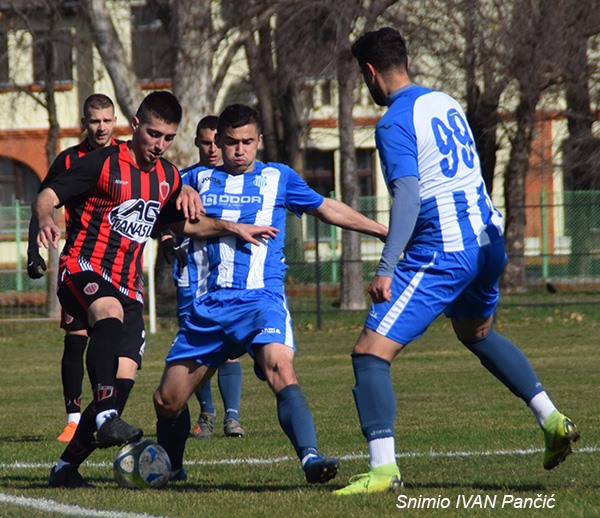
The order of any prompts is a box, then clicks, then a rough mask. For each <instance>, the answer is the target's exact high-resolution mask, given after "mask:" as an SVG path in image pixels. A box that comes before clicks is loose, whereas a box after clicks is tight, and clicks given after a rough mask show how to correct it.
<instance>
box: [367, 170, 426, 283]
mask: <svg viewBox="0 0 600 518" xmlns="http://www.w3.org/2000/svg"><path fill="white" fill-rule="evenodd" d="M389 188H390V193H391V195H392V206H391V208H390V224H389V231H388V236H387V239H386V242H385V246H384V247H383V252H382V253H381V259H380V261H379V266H378V267H377V271H376V272H375V274H376V275H381V276H384V277H392V276H393V273H394V269H395V268H396V265H397V264H398V261H399V260H400V256H401V255H402V252H404V249H405V248H406V245H407V244H408V242H409V240H410V237H411V235H412V233H413V230H414V228H415V224H416V222H417V218H418V216H419V209H420V206H421V198H420V196H419V180H418V178H417V177H416V176H402V177H400V178H397V179H395V180H393V181H392V182H391V183H390V186H389Z"/></svg>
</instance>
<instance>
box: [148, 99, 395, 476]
mask: <svg viewBox="0 0 600 518" xmlns="http://www.w3.org/2000/svg"><path fill="white" fill-rule="evenodd" d="M261 139H262V136H261V133H260V120H259V116H258V113H257V112H256V111H255V110H254V109H252V108H250V107H249V106H245V105H239V104H237V105H231V106H228V107H227V108H226V109H225V110H224V111H223V113H221V115H220V116H219V125H218V130H217V142H218V143H219V147H220V148H221V150H222V153H223V166H222V167H215V168H213V169H208V170H197V171H196V172H195V173H194V174H191V175H187V182H188V183H189V184H190V185H192V186H193V187H195V188H196V189H197V190H198V192H199V193H200V197H201V199H202V203H203V205H204V209H205V210H206V214H207V216H209V217H215V218H220V219H222V220H225V221H231V222H237V223H252V224H258V223H259V222H268V226H269V227H274V228H276V229H278V230H279V233H277V234H276V236H275V237H273V238H270V239H268V240H262V242H261V244H260V246H257V245H249V246H246V245H245V244H244V243H243V242H242V241H241V240H238V239H236V238H228V237H219V238H213V239H208V240H206V253H207V256H206V259H207V261H208V271H209V274H208V277H207V286H206V287H207V290H208V291H207V293H205V294H204V295H202V296H200V297H199V298H196V299H195V300H194V305H193V308H192V310H191V312H190V313H189V314H188V315H187V317H186V318H185V319H184V321H183V322H182V323H181V326H180V329H179V332H178V333H177V336H176V337H175V340H174V342H173V344H172V346H171V349H170V351H169V353H168V355H167V359H166V363H167V365H166V367H165V372H164V374H163V377H162V380H161V384H160V386H159V388H158V389H157V391H156V393H155V408H156V411H157V416H158V420H157V437H158V442H159V443H160V444H161V445H162V446H163V447H164V448H165V449H166V450H167V452H168V453H169V457H170V458H171V462H172V463H173V468H174V469H178V468H180V467H181V463H182V460H183V452H184V445H185V441H186V438H187V434H188V429H189V419H190V418H189V411H188V410H187V406H186V401H187V399H188V397H189V396H190V394H191V393H192V392H193V391H194V390H195V388H196V387H197V386H199V385H200V384H202V383H203V382H204V381H205V380H206V379H207V378H209V377H210V376H211V375H212V374H213V373H214V371H215V369H216V368H218V367H219V366H220V365H222V364H223V363H224V362H225V361H226V360H227V359H228V358H236V357H239V356H241V355H243V354H244V353H249V354H250V355H251V356H252V357H253V358H254V366H255V367H254V369H255V372H256V374H257V376H259V377H260V378H261V379H263V380H266V381H267V383H268V385H269V387H270V388H271V390H272V391H273V392H274V393H275V395H276V399H277V415H278V418H279V423H280V425H281V427H282V429H283V430H284V432H285V433H286V435H287V436H288V438H289V439H290V441H291V443H292V445H293V446H294V448H295V450H296V453H297V455H298V458H299V460H300V462H301V466H302V468H303V470H304V473H305V476H306V480H307V481H308V482H311V483H315V482H317V483H323V482H327V481H328V480H330V479H331V478H333V477H335V475H336V474H337V470H338V461H337V460H336V459H332V458H326V457H323V456H321V455H320V454H319V453H318V450H317V438H316V432H315V426H314V422H313V417H312V414H311V412H310V410H309V408H308V403H307V401H306V398H305V396H304V393H303V391H302V389H301V388H300V386H299V385H298V380H297V378H296V374H295V371H294V365H293V358H294V352H295V344H294V337H293V333H292V322H291V317H290V312H289V310H288V305H287V299H286V295H285V291H284V286H283V280H284V276H285V272H286V269H287V266H286V264H285V260H284V241H285V219H286V213H287V211H291V212H293V213H295V214H297V215H298V216H300V215H302V214H303V213H308V214H311V215H314V216H316V217H318V218H320V219H321V220H323V221H325V222H327V223H330V224H333V225H337V226H339V227H342V228H345V229H349V230H356V231H359V232H363V233H365V234H369V235H372V236H376V237H378V238H380V239H382V240H383V239H385V237H386V235H387V228H386V227H385V226H384V225H381V224H380V223H377V222H375V221H373V220H370V219H369V218H367V217H365V216H363V215H362V214H360V213H358V212H356V211H355V210H353V209H352V208H350V207H348V206H347V205H345V204H344V203H341V202H338V201H336V200H333V199H327V198H323V196H321V195H320V194H317V193H316V192H315V191H313V190H312V189H311V188H310V187H308V185H307V184H306V182H305V181H304V180H303V179H302V178H300V176H299V175H298V174H297V173H296V172H295V171H293V170H292V169H291V168H289V167H287V166H285V165H283V164H274V163H267V164H264V163H261V162H258V161H256V154H257V150H258V146H259V144H260V143H261ZM190 281H191V282H193V279H190Z"/></svg>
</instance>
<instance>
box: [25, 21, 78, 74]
mask: <svg viewBox="0 0 600 518" xmlns="http://www.w3.org/2000/svg"><path fill="white" fill-rule="evenodd" d="M50 63H52V64H53V65H52V66H53V69H52V70H50V69H49V65H50ZM50 75H52V76H53V77H54V81H55V82H72V81H73V45H72V42H71V34H70V32H69V30H68V29H65V30H60V31H56V32H54V33H51V32H50V31H37V32H36V33H34V34H33V81H34V82H35V83H45V82H46V80H47V79H48V77H49V76H50Z"/></svg>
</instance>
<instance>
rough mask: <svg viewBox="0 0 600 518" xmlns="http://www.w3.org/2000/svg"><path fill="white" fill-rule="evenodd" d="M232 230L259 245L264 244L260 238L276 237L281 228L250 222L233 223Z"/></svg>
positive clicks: (240, 236)
mask: <svg viewBox="0 0 600 518" xmlns="http://www.w3.org/2000/svg"><path fill="white" fill-rule="evenodd" d="M231 230H232V233H233V234H234V235H235V236H237V237H239V238H240V239H243V240H244V241H247V242H248V243H251V244H253V245H257V246H258V245H260V244H262V243H261V242H260V241H259V239H268V238H270V237H275V236H276V235H277V233H278V232H279V229H278V228H275V227H270V226H267V225H250V224H248V223H233V224H232V229H231Z"/></svg>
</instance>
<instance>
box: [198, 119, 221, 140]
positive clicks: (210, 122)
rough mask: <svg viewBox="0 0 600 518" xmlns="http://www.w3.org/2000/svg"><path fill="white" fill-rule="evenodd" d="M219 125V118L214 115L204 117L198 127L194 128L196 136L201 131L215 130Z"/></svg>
mask: <svg viewBox="0 0 600 518" xmlns="http://www.w3.org/2000/svg"><path fill="white" fill-rule="evenodd" d="M218 124H219V117H217V116H216V115H207V116H206V117H202V118H201V119H200V122H199V123H198V126H196V135H198V133H200V130H201V129H211V130H216V129H217V126H218Z"/></svg>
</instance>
